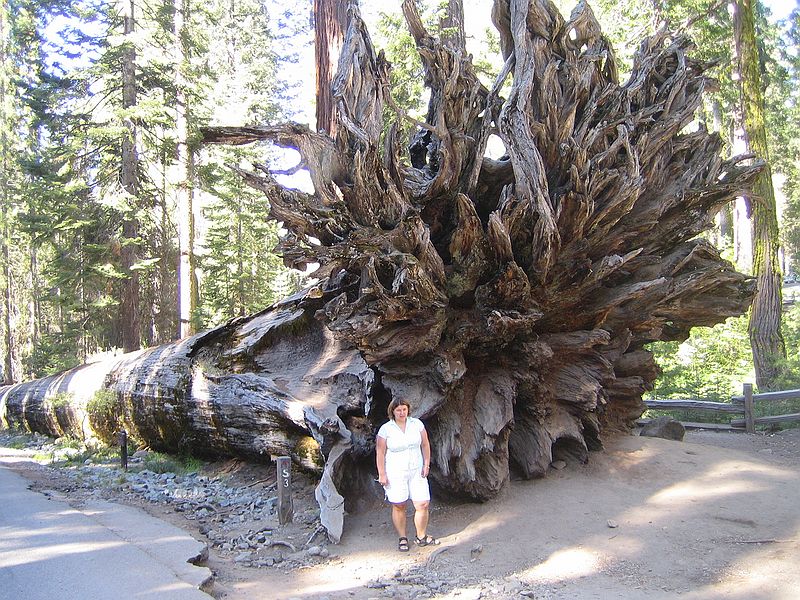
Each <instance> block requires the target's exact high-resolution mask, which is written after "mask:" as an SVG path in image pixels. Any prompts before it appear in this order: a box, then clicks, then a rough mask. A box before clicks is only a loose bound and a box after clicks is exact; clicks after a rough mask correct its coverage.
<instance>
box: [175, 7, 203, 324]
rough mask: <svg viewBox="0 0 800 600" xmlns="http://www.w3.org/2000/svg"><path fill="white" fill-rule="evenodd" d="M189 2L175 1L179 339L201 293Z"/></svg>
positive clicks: (193, 314) (194, 322)
mask: <svg viewBox="0 0 800 600" xmlns="http://www.w3.org/2000/svg"><path fill="white" fill-rule="evenodd" d="M188 10H189V8H188V0H175V27H174V33H175V48H174V55H175V129H176V134H177V147H176V157H175V159H176V161H175V162H176V167H177V180H178V202H177V204H178V238H179V252H180V258H179V261H178V323H179V325H178V336H177V337H178V338H184V337H188V336H189V335H191V334H192V333H195V332H196V331H197V326H196V317H195V311H196V309H197V298H198V290H197V284H196V281H197V279H196V277H195V255H194V238H195V228H194V185H193V182H192V179H193V177H194V154H193V152H192V149H191V148H190V147H189V114H190V109H189V100H188V98H187V96H186V77H185V75H184V70H185V68H186V66H185V65H186V62H187V57H186V46H185V42H184V36H185V35H186V33H185V31H184V28H185V20H186V15H187V13H188Z"/></svg>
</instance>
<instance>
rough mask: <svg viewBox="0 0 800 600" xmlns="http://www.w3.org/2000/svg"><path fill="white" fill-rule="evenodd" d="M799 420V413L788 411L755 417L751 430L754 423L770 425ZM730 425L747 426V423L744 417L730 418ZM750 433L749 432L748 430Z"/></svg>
mask: <svg viewBox="0 0 800 600" xmlns="http://www.w3.org/2000/svg"><path fill="white" fill-rule="evenodd" d="M792 421H800V413H790V414H786V415H771V416H768V417H756V418H754V419H753V426H754V427H753V431H755V425H772V424H775V423H783V422H792ZM731 427H744V428H745V429H746V428H747V423H746V421H745V420H744V419H731ZM748 433H750V432H748Z"/></svg>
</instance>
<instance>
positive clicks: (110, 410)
mask: <svg viewBox="0 0 800 600" xmlns="http://www.w3.org/2000/svg"><path fill="white" fill-rule="evenodd" d="M86 412H87V413H88V415H89V424H90V425H91V427H92V430H94V432H95V433H97V435H98V437H99V438H100V439H101V440H102V441H103V442H105V443H108V444H110V443H111V442H112V440H113V438H114V435H115V434H116V432H117V431H119V429H120V428H121V425H122V409H121V407H120V403H119V401H118V399H117V394H116V392H114V391H112V390H107V389H102V390H97V391H96V392H95V393H94V396H92V397H91V399H90V400H89V402H88V403H87V404H86Z"/></svg>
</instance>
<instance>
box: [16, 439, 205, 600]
mask: <svg viewBox="0 0 800 600" xmlns="http://www.w3.org/2000/svg"><path fill="white" fill-rule="evenodd" d="M3 450H4V451H5V449H3ZM9 460H14V458H12V457H9V456H3V457H0V600H40V599H41V600H53V599H57V600H106V599H107V600H112V599H113V600H128V599H137V600H138V599H143V600H151V599H152V600H156V599H158V600H209V599H210V598H211V596H209V595H207V594H205V593H203V592H202V591H200V589H199V588H200V587H201V586H204V585H206V584H207V583H208V582H210V581H211V572H210V570H209V569H207V568H205V567H196V566H194V565H192V564H189V563H188V562H187V561H188V560H189V559H191V558H193V557H197V556H198V555H200V554H201V553H202V552H203V550H204V548H205V545H204V544H202V543H200V542H198V541H196V540H194V539H193V538H191V537H190V536H189V535H187V534H186V533H185V532H184V531H182V530H180V529H178V528H176V527H174V526H173V525H171V524H169V523H166V522H164V521H161V520H160V519H156V518H154V517H151V516H149V515H147V514H146V513H144V512H142V511H139V510H136V509H133V508H130V507H125V506H121V505H117V504H111V503H107V502H96V503H90V504H87V505H85V506H82V507H81V508H80V510H76V509H75V508H72V507H71V506H70V505H69V504H67V503H66V502H63V501H60V500H57V499H51V498H48V497H47V496H45V495H43V494H40V493H37V492H33V491H31V490H29V489H28V481H27V480H26V479H24V478H23V477H21V476H19V475H17V474H16V473H14V472H13V471H11V470H10V469H9V468H8V465H7V464H5V463H7V462H8V461H9Z"/></svg>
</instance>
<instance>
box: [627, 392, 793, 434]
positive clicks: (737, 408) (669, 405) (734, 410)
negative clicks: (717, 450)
mask: <svg viewBox="0 0 800 600" xmlns="http://www.w3.org/2000/svg"><path fill="white" fill-rule="evenodd" d="M742 388H743V389H742V395H741V396H733V397H731V401H730V402H707V401H704V400H645V401H644V403H645V405H647V408H652V409H655V410H676V409H691V410H700V411H706V412H712V413H723V414H731V415H742V416H741V418H737V419H731V420H730V422H729V423H698V422H691V423H687V422H684V423H683V425H684V427H687V428H689V429H701V428H702V429H722V430H742V429H744V430H745V431H747V432H748V433H753V432H754V431H755V430H756V425H769V424H772V423H780V422H783V421H800V413H792V414H786V415H775V416H769V417H756V416H755V414H754V409H755V405H756V402H759V403H760V402H773V401H776V400H795V399H799V398H800V390H784V391H780V392H766V393H764V394H754V393H753V384H752V383H745V384H744V385H743V386H742ZM646 421H647V420H642V421H640V422H646Z"/></svg>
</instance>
